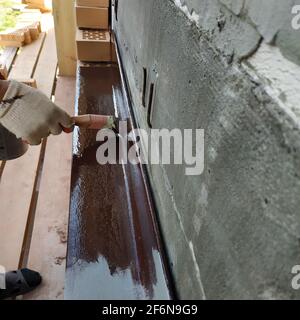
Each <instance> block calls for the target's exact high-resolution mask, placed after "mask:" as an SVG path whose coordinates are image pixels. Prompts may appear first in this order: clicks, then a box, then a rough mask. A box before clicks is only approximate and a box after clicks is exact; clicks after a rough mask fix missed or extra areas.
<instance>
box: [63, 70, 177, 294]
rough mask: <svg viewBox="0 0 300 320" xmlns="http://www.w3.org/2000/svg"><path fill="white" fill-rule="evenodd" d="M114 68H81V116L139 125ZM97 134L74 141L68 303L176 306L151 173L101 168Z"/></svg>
mask: <svg viewBox="0 0 300 320" xmlns="http://www.w3.org/2000/svg"><path fill="white" fill-rule="evenodd" d="M124 88H125V86H124V83H123V82H122V77H120V72H119V68H118V67H117V66H114V65H102V66H99V65H98V66H89V67H85V66H81V67H80V66H79V67H78V77H77V105H76V109H77V110H76V111H77V113H78V114H85V113H96V114H107V115H110V114H114V113H115V108H117V110H118V113H119V115H121V117H122V118H123V119H128V122H129V124H130V125H131V126H132V123H133V121H132V119H131V116H130V111H129V103H128V99H127V98H128V96H127V92H126V90H125V89H124ZM96 134H97V132H96V131H89V130H81V129H77V130H76V131H75V132H74V139H73V140H74V141H73V165H72V180H71V200H70V220H69V238H68V255H67V272H66V287H65V299H100V300H103V299H104V300H105V299H117V300H120V299H149V300H152V299H171V298H172V297H173V294H172V290H171V281H170V277H169V272H168V266H167V263H166V261H167V260H166V259H165V255H164V251H163V246H162V244H161V240H160V235H159V228H158V225H157V221H156V214H155V211H154V206H153V202H152V197H151V192H150V191H149V187H148V183H147V179H146V176H145V172H144V171H143V168H142V167H141V166H140V165H131V164H117V165H110V164H106V165H99V164H98V163H97V161H96V152H97V149H98V148H99V146H100V143H99V142H96Z"/></svg>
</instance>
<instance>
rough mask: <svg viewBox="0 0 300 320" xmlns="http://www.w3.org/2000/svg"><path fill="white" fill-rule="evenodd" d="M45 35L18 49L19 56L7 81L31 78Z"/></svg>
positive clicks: (42, 34)
mask: <svg viewBox="0 0 300 320" xmlns="http://www.w3.org/2000/svg"><path fill="white" fill-rule="evenodd" d="M45 36H46V35H45V33H41V34H40V36H39V38H38V39H37V40H36V41H34V42H32V43H31V44H29V45H27V46H25V47H22V48H20V49H19V55H18V57H17V59H16V61H15V64H14V66H13V68H12V70H11V72H10V74H9V77H8V78H9V79H18V78H32V77H33V76H32V75H33V73H34V70H35V66H36V63H37V60H38V58H39V54H40V51H41V49H42V46H43V43H44V40H45Z"/></svg>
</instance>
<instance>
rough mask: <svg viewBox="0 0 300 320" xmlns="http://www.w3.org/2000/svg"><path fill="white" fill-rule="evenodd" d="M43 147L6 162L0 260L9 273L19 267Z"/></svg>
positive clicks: (0, 192)
mask: <svg viewBox="0 0 300 320" xmlns="http://www.w3.org/2000/svg"><path fill="white" fill-rule="evenodd" d="M39 151H40V147H32V148H30V150H29V151H28V152H27V153H26V154H25V155H24V156H23V157H21V158H19V159H16V160H13V161H7V162H6V165H5V170H4V172H3V174H2V178H1V183H0V203H1V211H0V217H1V223H0V257H1V258H0V259H1V262H0V263H1V265H3V266H4V267H5V268H6V269H7V270H14V269H16V268H18V265H19V258H20V253H21V250H22V243H23V236H24V231H25V226H26V221H27V215H28V211H29V207H30V200H31V195H32V187H33V184H34V180H35V175H36V169H37V163H38V159H39Z"/></svg>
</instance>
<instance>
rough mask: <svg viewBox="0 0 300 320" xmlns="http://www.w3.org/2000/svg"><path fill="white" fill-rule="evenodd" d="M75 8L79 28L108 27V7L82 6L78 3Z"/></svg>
mask: <svg viewBox="0 0 300 320" xmlns="http://www.w3.org/2000/svg"><path fill="white" fill-rule="evenodd" d="M75 10H76V22H77V27H78V28H89V29H108V27H109V17H108V8H97V7H81V6H78V5H76V6H75Z"/></svg>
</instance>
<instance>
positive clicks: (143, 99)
mask: <svg viewBox="0 0 300 320" xmlns="http://www.w3.org/2000/svg"><path fill="white" fill-rule="evenodd" d="M146 88H147V69H146V68H143V96H142V104H143V107H144V108H146Z"/></svg>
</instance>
